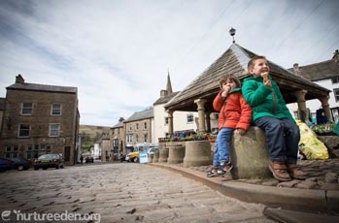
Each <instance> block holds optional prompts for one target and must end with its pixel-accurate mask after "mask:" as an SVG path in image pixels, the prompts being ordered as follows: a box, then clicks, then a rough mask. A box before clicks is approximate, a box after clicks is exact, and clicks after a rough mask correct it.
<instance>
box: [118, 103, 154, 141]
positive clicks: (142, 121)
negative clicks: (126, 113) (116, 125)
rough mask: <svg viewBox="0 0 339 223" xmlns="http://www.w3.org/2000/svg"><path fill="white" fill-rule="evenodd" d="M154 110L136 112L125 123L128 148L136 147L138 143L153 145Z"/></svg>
mask: <svg viewBox="0 0 339 223" xmlns="http://www.w3.org/2000/svg"><path fill="white" fill-rule="evenodd" d="M153 118H154V117H153V108H152V107H150V108H148V109H146V110H144V111H140V112H135V113H134V114H132V115H131V116H130V117H129V118H127V119H126V120H125V121H124V122H123V123H124V130H125V137H126V147H129V146H136V144H138V143H152V135H153V134H154V133H153V131H154V127H153V122H154V121H153V120H154V119H153Z"/></svg>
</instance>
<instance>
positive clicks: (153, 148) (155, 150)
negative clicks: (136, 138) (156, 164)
mask: <svg viewBox="0 0 339 223" xmlns="http://www.w3.org/2000/svg"><path fill="white" fill-rule="evenodd" d="M158 151H159V147H158V146H153V147H150V148H149V149H148V150H147V153H148V155H151V154H154V153H156V152H158Z"/></svg>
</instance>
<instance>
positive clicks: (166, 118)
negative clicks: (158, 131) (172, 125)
mask: <svg viewBox="0 0 339 223" xmlns="http://www.w3.org/2000/svg"><path fill="white" fill-rule="evenodd" d="M165 125H168V117H165Z"/></svg>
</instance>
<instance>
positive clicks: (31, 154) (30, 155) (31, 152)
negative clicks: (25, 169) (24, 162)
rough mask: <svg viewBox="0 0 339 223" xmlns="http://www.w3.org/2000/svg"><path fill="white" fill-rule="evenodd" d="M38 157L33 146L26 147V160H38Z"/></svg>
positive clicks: (37, 151) (37, 152)
mask: <svg viewBox="0 0 339 223" xmlns="http://www.w3.org/2000/svg"><path fill="white" fill-rule="evenodd" d="M34 148H35V149H34ZM38 148H39V146H38ZM38 155H39V150H38V149H36V147H35V146H33V145H26V158H27V159H36V158H38Z"/></svg>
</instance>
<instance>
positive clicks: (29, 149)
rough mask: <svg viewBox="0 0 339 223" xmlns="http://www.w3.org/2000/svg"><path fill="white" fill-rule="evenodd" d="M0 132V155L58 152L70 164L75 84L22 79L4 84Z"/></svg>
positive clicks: (74, 131) (73, 147)
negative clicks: (45, 83) (67, 85)
mask: <svg viewBox="0 0 339 223" xmlns="http://www.w3.org/2000/svg"><path fill="white" fill-rule="evenodd" d="M6 89H7V93H6V98H5V106H4V114H3V119H2V125H1V135H0V156H1V157H24V158H27V159H34V158H37V157H38V156H39V155H41V154H45V153H61V154H63V157H64V159H65V164H66V165H73V164H74V163H75V161H76V153H77V152H76V151H78V148H77V147H78V144H77V138H78V131H79V119H80V114H79V111H78V93H77V88H76V87H66V86H55V85H42V84H34V83H27V82H25V80H24V78H23V77H22V76H21V75H18V76H16V81H15V83H14V84H12V85H10V86H8V87H7V88H6Z"/></svg>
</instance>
